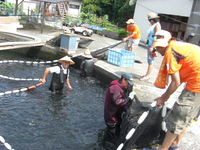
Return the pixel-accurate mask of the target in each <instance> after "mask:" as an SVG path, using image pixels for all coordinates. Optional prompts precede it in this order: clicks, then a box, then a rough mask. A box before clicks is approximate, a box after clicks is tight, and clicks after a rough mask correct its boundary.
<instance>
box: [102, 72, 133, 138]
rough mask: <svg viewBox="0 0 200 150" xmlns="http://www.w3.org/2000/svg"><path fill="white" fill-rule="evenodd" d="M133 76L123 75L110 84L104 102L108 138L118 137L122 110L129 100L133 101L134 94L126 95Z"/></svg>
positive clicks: (131, 84)
mask: <svg viewBox="0 0 200 150" xmlns="http://www.w3.org/2000/svg"><path fill="white" fill-rule="evenodd" d="M132 80H133V76H132V74H130V73H124V74H122V75H121V78H120V79H119V80H114V81H112V82H111V83H110V87H109V89H108V90H107V93H106V97H105V101H104V120H105V124H106V126H107V129H108V130H107V133H108V138H111V139H114V138H116V137H118V136H119V133H120V124H121V121H122V119H121V114H122V112H123V108H124V106H125V105H126V103H127V102H128V100H129V99H133V97H134V95H135V93H134V92H130V94H129V96H127V94H126V89H127V88H128V87H129V86H133V81H132Z"/></svg>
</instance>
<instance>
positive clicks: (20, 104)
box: [0, 52, 107, 150]
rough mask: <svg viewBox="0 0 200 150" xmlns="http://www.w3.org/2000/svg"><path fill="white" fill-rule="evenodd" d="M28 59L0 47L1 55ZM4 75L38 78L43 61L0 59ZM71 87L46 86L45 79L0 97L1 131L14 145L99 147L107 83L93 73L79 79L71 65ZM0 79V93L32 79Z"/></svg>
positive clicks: (37, 149)
mask: <svg viewBox="0 0 200 150" xmlns="http://www.w3.org/2000/svg"><path fill="white" fill-rule="evenodd" d="M5 59H7V60H8V59H12V60H23V59H25V60H31V59H29V58H25V57H21V56H17V55H13V54H10V53H9V52H1V55H0V60H5ZM0 67H1V73H0V74H2V75H5V76H10V77H19V78H41V77H42V75H43V71H44V69H45V67H47V66H46V65H39V66H33V65H25V64H13V63H10V64H9V63H5V64H0ZM70 70H71V72H70V82H71V85H72V87H73V89H72V90H67V89H65V92H64V94H63V95H55V94H52V93H51V92H49V91H48V86H49V84H50V80H51V75H50V74H49V76H48V77H47V83H45V84H43V85H42V86H40V87H38V88H36V89H33V90H31V91H26V92H21V93H16V94H10V95H5V96H2V97H0V120H1V121H0V135H1V136H3V137H4V138H5V139H6V141H7V142H8V143H9V144H10V145H11V146H12V147H13V148H14V149H16V150H64V149H65V150H79V149H80V150H94V149H96V150H101V149H103V148H102V146H101V142H100V141H101V136H100V135H101V133H102V131H103V130H104V128H105V125H104V120H103V102H104V96H105V90H106V89H107V87H106V86H105V85H102V84H101V83H100V82H99V81H96V80H94V78H86V79H85V78H80V77H79V74H78V73H77V72H76V70H74V69H73V68H71V69H70ZM37 83H38V82H37V81H30V82H27V81H25V82H22V81H11V80H7V79H2V78H0V92H5V91H8V90H15V89H19V88H22V87H28V86H31V85H35V84H37Z"/></svg>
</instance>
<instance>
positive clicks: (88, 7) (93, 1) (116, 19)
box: [82, 0, 135, 27]
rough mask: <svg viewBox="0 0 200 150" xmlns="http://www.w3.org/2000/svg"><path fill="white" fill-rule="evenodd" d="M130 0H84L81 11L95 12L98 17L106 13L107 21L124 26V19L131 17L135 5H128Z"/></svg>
mask: <svg viewBox="0 0 200 150" xmlns="http://www.w3.org/2000/svg"><path fill="white" fill-rule="evenodd" d="M129 1H130V0H84V1H83V3H82V12H84V13H89V14H96V15H97V16H98V17H102V16H105V15H108V17H109V21H111V22H112V23H115V24H118V26H120V27H125V26H126V23H125V22H126V21H127V20H128V19H130V18H132V17H133V14H134V10H135V5H132V6H129Z"/></svg>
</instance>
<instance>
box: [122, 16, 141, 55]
mask: <svg viewBox="0 0 200 150" xmlns="http://www.w3.org/2000/svg"><path fill="white" fill-rule="evenodd" d="M126 23H127V27H126V31H127V33H128V36H127V37H126V38H124V39H123V40H122V41H123V42H126V48H125V49H126V50H128V51H131V52H133V51H134V50H135V49H136V48H137V47H138V45H139V42H140V38H141V36H140V29H139V28H138V26H137V25H135V23H134V20H133V19H129V20H128V21H127V22H126Z"/></svg>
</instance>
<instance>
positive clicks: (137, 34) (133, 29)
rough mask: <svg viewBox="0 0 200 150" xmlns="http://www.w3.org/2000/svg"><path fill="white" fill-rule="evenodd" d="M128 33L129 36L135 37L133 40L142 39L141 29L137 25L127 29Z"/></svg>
mask: <svg viewBox="0 0 200 150" xmlns="http://www.w3.org/2000/svg"><path fill="white" fill-rule="evenodd" d="M126 31H127V32H128V34H129V35H131V34H133V33H135V34H134V36H133V37H132V39H140V38H141V35H140V29H139V27H138V26H137V25H135V24H134V25H133V26H129V25H128V26H127V27H126Z"/></svg>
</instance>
